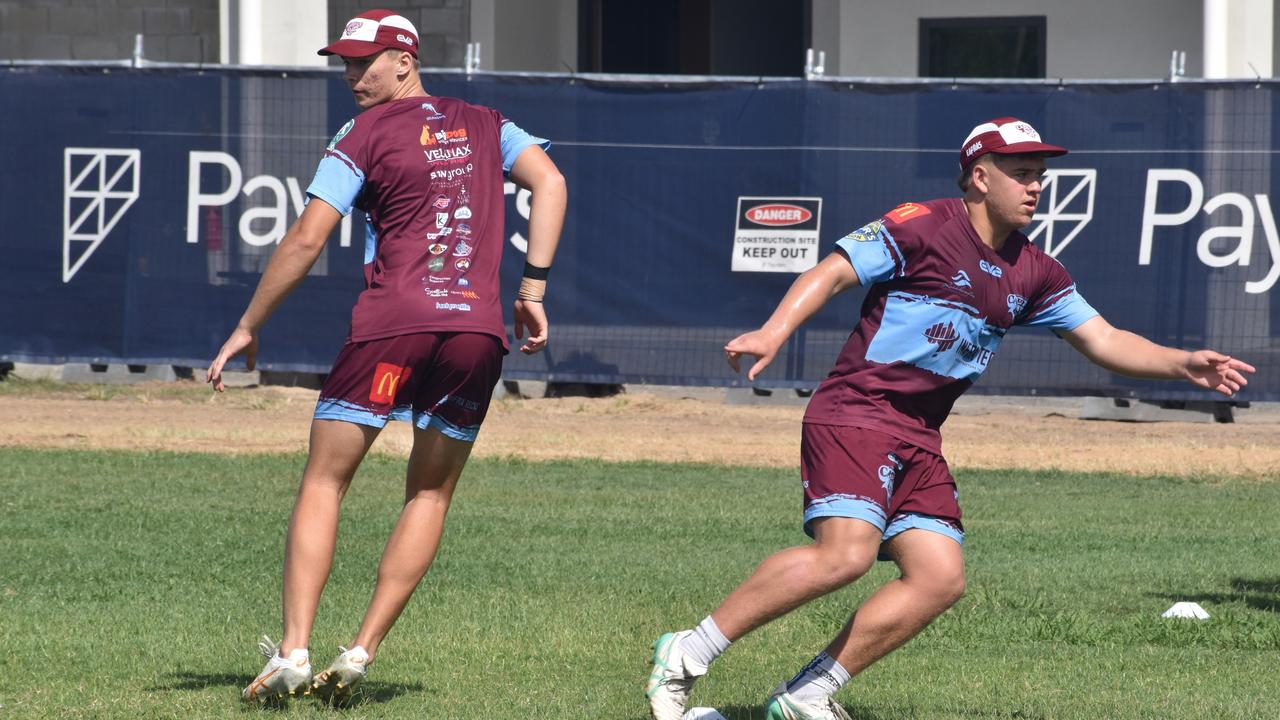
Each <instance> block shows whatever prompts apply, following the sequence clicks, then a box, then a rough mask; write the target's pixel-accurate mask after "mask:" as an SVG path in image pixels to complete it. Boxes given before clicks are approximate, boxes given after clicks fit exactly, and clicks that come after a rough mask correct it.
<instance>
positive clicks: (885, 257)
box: [836, 220, 907, 287]
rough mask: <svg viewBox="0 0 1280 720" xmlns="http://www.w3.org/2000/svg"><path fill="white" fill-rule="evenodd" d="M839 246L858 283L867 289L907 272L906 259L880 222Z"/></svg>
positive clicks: (839, 241)
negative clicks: (856, 276) (846, 257)
mask: <svg viewBox="0 0 1280 720" xmlns="http://www.w3.org/2000/svg"><path fill="white" fill-rule="evenodd" d="M836 247H837V248H840V249H841V250H843V251H844V254H845V255H846V256H848V258H849V263H850V264H852V265H853V270H854V272H856V273H858V283H859V284H860V285H862V286H863V287H867V286H869V285H871V284H872V283H877V282H880V281H882V280H890V279H893V278H900V277H902V276H904V275H906V273H907V260H906V256H905V255H904V254H903V252H902V249H901V248H900V247H898V242H897V241H896V240H894V239H893V235H892V234H891V233H890V232H889V228H887V227H885V226H884V222H883V221H881V220H875V221H873V222H870V223H867V224H866V225H863V226H862V227H861V228H858V229H857V230H854V231H853V232H851V233H849V234H848V235H845V236H844V237H842V238H840V239H839V240H837V241H836Z"/></svg>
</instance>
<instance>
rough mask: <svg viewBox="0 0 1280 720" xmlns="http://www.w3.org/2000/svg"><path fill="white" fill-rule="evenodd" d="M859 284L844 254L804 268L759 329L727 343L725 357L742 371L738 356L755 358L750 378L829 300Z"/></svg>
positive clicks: (737, 370) (763, 367)
mask: <svg viewBox="0 0 1280 720" xmlns="http://www.w3.org/2000/svg"><path fill="white" fill-rule="evenodd" d="M857 284H858V273H856V272H854V269H853V266H852V265H851V264H849V258H847V257H845V255H844V253H841V252H833V253H831V254H830V255H828V256H827V257H826V258H824V259H823V260H822V262H820V263H818V264H817V265H815V266H814V267H812V268H810V269H808V270H806V271H804V272H803V273H801V274H800V277H798V278H796V281H795V282H794V283H792V284H791V289H790V290H788V291H787V294H786V295H784V296H782V301H781V302H779V303H778V307H777V308H776V309H775V310H774V311H773V315H770V316H769V319H768V321H766V322H765V324H764V325H763V326H761V328H760V329H759V330H754V331H752V332H749V333H745V334H743V335H739V336H738V337H736V338H734V339H732V340H730V341H729V342H728V343H726V344H725V346H724V357H725V359H726V360H728V361H729V367H731V368H733V371H734V372H735V373H736V372H740V370H741V368H740V367H739V359H740V358H741V357H742V356H743V355H750V356H752V357H754V358H756V362H755V364H754V365H752V366H751V369H750V370H748V371H747V379H748V380H755V379H756V376H757V375H759V374H760V373H761V372H763V371H764V369H765V368H767V367H769V363H771V362H773V358H774V357H775V356H776V355H777V354H778V348H781V347H782V344H783V343H784V342H786V341H787V338H789V337H791V333H793V332H795V330H796V328H798V327H800V326H801V325H802V324H804V321H805V320H808V319H809V318H811V317H813V314H814V313H816V312H818V311H819V310H821V309H822V306H823V305H826V304H827V301H828V300H830V299H831V298H833V297H835V296H836V295H838V294H839V293H841V292H843V291H845V290H848V289H849V288H851V287H853V286H854V285H857Z"/></svg>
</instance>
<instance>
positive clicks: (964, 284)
mask: <svg viewBox="0 0 1280 720" xmlns="http://www.w3.org/2000/svg"><path fill="white" fill-rule="evenodd" d="M427 237H430V235H428V236H427ZM951 284H952V285H954V286H956V287H957V288H962V289H963V288H971V287H973V283H972V282H970V280H969V273H967V272H965V271H963V270H957V271H956V274H955V275H952V276H951Z"/></svg>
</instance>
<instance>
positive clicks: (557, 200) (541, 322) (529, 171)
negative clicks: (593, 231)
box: [510, 145, 569, 355]
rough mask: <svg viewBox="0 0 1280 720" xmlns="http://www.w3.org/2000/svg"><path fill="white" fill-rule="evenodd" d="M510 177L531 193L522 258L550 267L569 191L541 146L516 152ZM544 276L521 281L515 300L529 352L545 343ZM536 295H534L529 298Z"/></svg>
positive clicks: (519, 335) (517, 322)
mask: <svg viewBox="0 0 1280 720" xmlns="http://www.w3.org/2000/svg"><path fill="white" fill-rule="evenodd" d="M510 175H511V179H512V180H514V181H515V183H516V184H517V185H519V186H520V187H523V188H525V189H526V190H529V191H530V192H531V193H533V197H532V198H531V201H530V206H529V249H528V254H527V257H526V260H527V261H528V263H529V265H532V266H533V267H535V268H545V269H550V267H551V263H552V261H553V260H555V256H556V247H558V246H559V244H560V230H561V228H563V227H564V212H565V208H566V207H567V206H568V204H569V191H568V189H567V187H566V186H565V182H564V176H563V175H561V174H560V170H559V169H558V168H556V165H555V163H553V162H552V161H551V158H549V157H547V154H546V153H545V152H543V150H542V148H540V147H538V146H537V145H530V146H529V147H527V148H525V149H524V150H523V151H521V152H520V155H519V157H517V158H516V161H515V163H514V164H513V165H512V166H511V173H510ZM545 288H546V279H545V278H544V279H542V280H540V281H539V280H535V281H533V282H529V281H528V280H526V281H525V282H523V283H522V284H521V292H520V294H519V296H517V298H516V303H515V312H514V316H515V332H516V338H517V339H519V338H522V337H524V336H525V333H526V331H527V332H528V335H529V339H528V340H526V341H525V343H524V344H523V345H521V346H520V352H522V353H524V354H525V355H532V354H533V353H536V352H538V351H540V350H542V349H543V348H545V347H546V346H547V338H548V334H549V327H548V325H547V313H546V311H545V310H544V309H543V307H542V294H543V291H544V290H545ZM534 295H536V296H537V297H536V298H535V297H533V296H534Z"/></svg>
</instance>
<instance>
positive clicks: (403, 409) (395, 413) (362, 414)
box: [313, 398, 480, 442]
mask: <svg viewBox="0 0 1280 720" xmlns="http://www.w3.org/2000/svg"><path fill="white" fill-rule="evenodd" d="M313 417H315V419H316V420H342V421H343V422H349V423H355V424H356V425H367V426H369V427H376V428H384V427H386V426H387V421H389V420H398V421H400V422H408V423H413V426H414V427H416V428H418V429H419V430H426V429H427V428H434V429H435V430H438V431H439V432H440V434H441V435H444V436H445V437H447V438H453V439H454V440H461V441H463V442H475V440H476V436H477V435H479V434H480V427H479V426H476V427H462V426H460V425H454V424H453V423H451V422H449V421H448V420H445V419H444V418H442V417H437V416H434V415H431V414H430V413H425V412H414V411H413V409H412V408H410V407H409V406H408V405H402V406H399V407H396V408H392V410H391V413H390V414H389V415H379V414H378V413H375V412H370V411H369V410H367V409H365V408H362V407H359V406H357V405H352V404H351V403H347V402H343V401H342V400H335V399H332V398H320V400H319V401H318V402H317V403H316V411H315V415H314V416H313Z"/></svg>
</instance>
